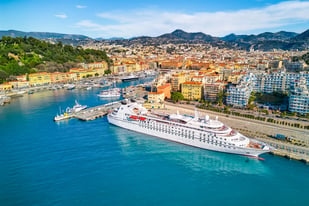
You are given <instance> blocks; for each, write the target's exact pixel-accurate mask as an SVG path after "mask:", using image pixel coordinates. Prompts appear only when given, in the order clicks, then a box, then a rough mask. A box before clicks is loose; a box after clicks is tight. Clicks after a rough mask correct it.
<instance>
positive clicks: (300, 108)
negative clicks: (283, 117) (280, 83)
mask: <svg viewBox="0 0 309 206" xmlns="http://www.w3.org/2000/svg"><path fill="white" fill-rule="evenodd" d="M289 111H290V112H297V113H300V114H307V113H309V90H308V86H307V82H306V79H305V78H303V77H302V78H300V80H296V81H294V83H293V84H292V86H291V89H290V93H289Z"/></svg>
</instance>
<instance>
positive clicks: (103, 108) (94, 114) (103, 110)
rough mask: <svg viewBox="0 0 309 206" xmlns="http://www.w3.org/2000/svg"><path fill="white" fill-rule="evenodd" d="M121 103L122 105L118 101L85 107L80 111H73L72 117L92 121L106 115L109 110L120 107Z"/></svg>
mask: <svg viewBox="0 0 309 206" xmlns="http://www.w3.org/2000/svg"><path fill="white" fill-rule="evenodd" d="M120 105H121V103H120V101H117V102H111V103H108V104H103V105H99V106H96V107H90V108H88V109H84V110H81V111H79V112H76V113H73V114H72V116H71V117H72V118H76V119H79V120H83V121H90V120H94V119H96V118H99V117H103V116H104V115H107V114H108V112H109V111H111V110H113V109H115V108H118V107H120Z"/></svg>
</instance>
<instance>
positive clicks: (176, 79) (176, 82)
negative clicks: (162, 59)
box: [171, 73, 186, 92]
mask: <svg viewBox="0 0 309 206" xmlns="http://www.w3.org/2000/svg"><path fill="white" fill-rule="evenodd" d="M185 81H186V74H185V73H179V74H174V75H172V77H171V89H172V91H174V92H175V91H179V90H180V85H181V84H182V83H184V82H185Z"/></svg>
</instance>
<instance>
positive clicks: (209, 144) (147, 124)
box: [107, 103, 273, 158]
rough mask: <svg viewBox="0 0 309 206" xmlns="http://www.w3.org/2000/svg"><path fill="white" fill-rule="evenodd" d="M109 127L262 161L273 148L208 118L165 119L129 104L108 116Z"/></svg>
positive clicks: (136, 104)
mask: <svg viewBox="0 0 309 206" xmlns="http://www.w3.org/2000/svg"><path fill="white" fill-rule="evenodd" d="M107 119H108V122H109V123H110V124H113V125H116V126H119V127H122V128H125V129H128V130H132V131H136V132H139V133H143V134H147V135H151V136H155V137H159V138H161V139H166V140H170V141H174V142H178V143H182V144H186V145H190V146H193V147H198V148H202V149H207V150H213V151H218V152H225V153H232V154H239V155H244V156H251V157H256V158H259V157H258V156H259V155H260V154H262V153H266V152H270V151H271V150H273V148H272V147H271V146H269V145H267V144H266V143H263V142H260V141H257V140H254V139H250V138H248V137H246V136H244V135H242V134H240V133H239V132H237V131H235V130H233V129H232V128H230V127H228V126H227V125H225V124H223V123H222V122H220V121H219V120H218V119H217V118H216V119H214V120H213V119H210V118H209V116H208V115H206V116H205V117H204V118H199V116H198V113H197V111H196V112H195V116H194V117H193V116H187V115H180V114H179V112H178V111H177V113H176V114H171V115H165V114H157V113H153V112H149V111H148V110H147V109H146V108H144V107H143V106H142V105H141V104H138V103H128V104H124V105H121V106H120V107H119V108H117V109H115V110H113V111H111V112H110V113H109V114H108V115H107Z"/></svg>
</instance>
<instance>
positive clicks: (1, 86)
mask: <svg viewBox="0 0 309 206" xmlns="http://www.w3.org/2000/svg"><path fill="white" fill-rule="evenodd" d="M11 89H13V85H11V84H9V83H3V84H0V91H8V90H11Z"/></svg>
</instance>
